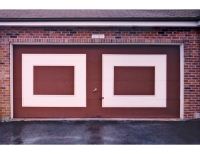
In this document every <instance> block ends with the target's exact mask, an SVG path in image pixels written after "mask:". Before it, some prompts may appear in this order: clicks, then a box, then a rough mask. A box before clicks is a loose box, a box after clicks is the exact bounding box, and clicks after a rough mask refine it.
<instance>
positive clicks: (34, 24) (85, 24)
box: [0, 21, 200, 27]
mask: <svg viewBox="0 0 200 154" xmlns="http://www.w3.org/2000/svg"><path fill="white" fill-rule="evenodd" d="M0 26H23V27H43V26H48V27H65V26H67V27H200V21H155V22H153V21H51V22H47V21H44V22H34V21H31V22H30V21H29V22H0Z"/></svg>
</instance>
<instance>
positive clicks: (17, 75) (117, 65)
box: [13, 45, 180, 118]
mask: <svg viewBox="0 0 200 154" xmlns="http://www.w3.org/2000/svg"><path fill="white" fill-rule="evenodd" d="M13 80H14V81H13V86H14V87H13V89H14V90H13V98H14V101H13V108H14V110H13V115H14V118H178V117H179V116H180V49H179V46H169V45H166V46H165V45H160V46H159V45H14V47H13Z"/></svg>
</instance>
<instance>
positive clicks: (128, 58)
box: [102, 54, 167, 108]
mask: <svg viewBox="0 0 200 154" xmlns="http://www.w3.org/2000/svg"><path fill="white" fill-rule="evenodd" d="M166 62H167V55H166V54H160V55H158V54H153V55H147V54H143V55H141V54H133V55H130V54H120V55H118V54H103V55H102V79H103V80H102V97H104V99H103V100H102V107H145V108H146V107H166V106H167V104H166V90H167V85H166V81H167V80H166V77H167V72H166V71H167V63H166ZM114 66H143V67H148V66H151V67H152V66H153V67H155V94H154V95H114ZM141 102H142V103H141Z"/></svg>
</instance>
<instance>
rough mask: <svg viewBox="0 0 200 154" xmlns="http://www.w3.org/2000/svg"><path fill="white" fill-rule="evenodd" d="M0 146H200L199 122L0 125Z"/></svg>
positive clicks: (47, 122)
mask: <svg viewBox="0 0 200 154" xmlns="http://www.w3.org/2000/svg"><path fill="white" fill-rule="evenodd" d="M0 144H4V145H5V144H12V145H13V144H14V145H15V144H25V145H26V144H34V145H41V144H42V145H43V144H59V145H60V144H70V145H71V144H78V145H79V144H81V145H82V144H84V145H85V144H115V145H116V144H146V145H148V144H156V145H158V144H176V145H177V144H200V120H190V121H12V122H0Z"/></svg>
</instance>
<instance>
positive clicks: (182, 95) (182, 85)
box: [10, 42, 184, 120]
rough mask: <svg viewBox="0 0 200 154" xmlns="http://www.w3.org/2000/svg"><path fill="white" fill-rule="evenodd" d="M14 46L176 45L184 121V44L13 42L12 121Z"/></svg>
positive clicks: (11, 74)
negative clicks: (178, 51) (178, 49)
mask: <svg viewBox="0 0 200 154" xmlns="http://www.w3.org/2000/svg"><path fill="white" fill-rule="evenodd" d="M14 45H176V46H179V48H180V119H184V44H183V43H24V42H13V43H10V118H11V120H12V119H13V52H14V51H13V46H14ZM51 119H52V118H51ZM65 119H69V118H65ZM75 119H76V118H75ZM79 119H80V118H79ZM84 119H86V118H84ZM102 119H104V118H102ZM112 119H113V118H112ZM114 119H117V118H114ZM120 119H121V118H120ZM122 119H123V118H122ZM126 119H127V118H126ZM131 119H135V118H131ZM137 119H138V118H137ZM139 119H143V118H139ZM151 119H155V118H151ZM162 119H165V118H162Z"/></svg>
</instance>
